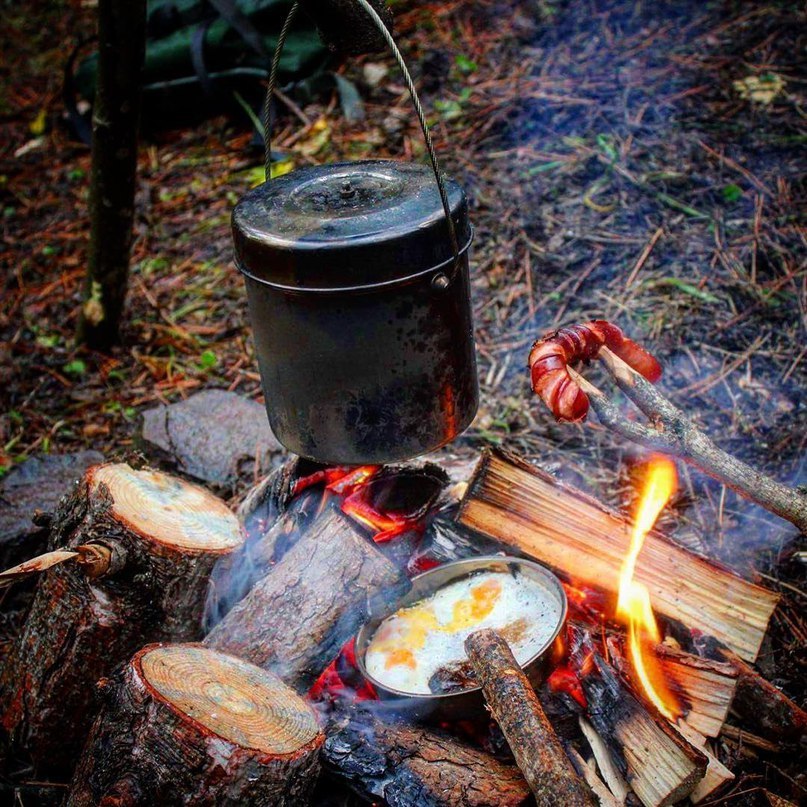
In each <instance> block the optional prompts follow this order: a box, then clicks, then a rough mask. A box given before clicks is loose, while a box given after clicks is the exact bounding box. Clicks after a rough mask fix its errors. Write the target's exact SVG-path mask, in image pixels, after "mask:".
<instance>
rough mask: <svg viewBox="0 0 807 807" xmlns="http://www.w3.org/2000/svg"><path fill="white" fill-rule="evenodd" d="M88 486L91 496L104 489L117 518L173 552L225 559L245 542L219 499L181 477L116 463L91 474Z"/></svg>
mask: <svg viewBox="0 0 807 807" xmlns="http://www.w3.org/2000/svg"><path fill="white" fill-rule="evenodd" d="M87 481H88V482H89V484H90V486H91V489H92V490H93V491H96V490H98V489H99V488H100V487H101V486H102V485H103V486H104V487H105V488H106V489H107V490H108V491H109V495H110V497H111V499H112V504H111V508H112V515H113V517H115V518H117V519H118V520H119V521H120V522H121V523H123V524H125V525H127V526H128V527H129V528H130V529H132V530H134V531H136V532H137V533H139V534H140V535H142V536H144V537H146V538H148V539H149V540H151V541H154V542H156V543H159V544H164V545H165V546H167V547H169V548H171V549H174V550H182V551H183V552H204V553H206V554H210V553H221V554H226V553H228V552H231V551H232V550H233V549H235V548H237V547H238V546H240V545H241V543H242V542H243V540H244V536H243V531H242V529H241V526H240V524H239V522H238V519H237V518H236V517H235V515H234V514H233V513H232V512H231V511H230V509H229V508H228V507H227V505H226V504H225V503H224V502H223V501H221V499H218V498H217V497H216V496H214V495H213V494H212V493H209V492H208V491H206V490H205V489H204V488H201V487H199V486H198V485H192V484H191V483H189V482H185V481H184V480H182V479H178V478H177V477H174V476H169V475H168V474H164V473H161V472H160V471H153V470H150V469H143V470H139V471H137V470H135V469H134V468H131V467H130V466H129V465H127V464H126V463H112V464H109V465H99V466H96V467H95V468H92V469H90V470H89V471H88V472H87Z"/></svg>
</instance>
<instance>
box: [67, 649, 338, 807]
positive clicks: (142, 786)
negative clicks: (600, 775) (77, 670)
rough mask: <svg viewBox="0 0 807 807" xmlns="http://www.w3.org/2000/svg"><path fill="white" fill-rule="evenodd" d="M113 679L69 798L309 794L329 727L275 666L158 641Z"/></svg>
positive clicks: (241, 798)
mask: <svg viewBox="0 0 807 807" xmlns="http://www.w3.org/2000/svg"><path fill="white" fill-rule="evenodd" d="M103 689H104V694H103V697H104V700H105V706H104V709H103V711H102V712H101V713H100V714H99V716H98V718H97V720H96V721H95V724H94V726H93V729H92V733H91V735H90V737H89V739H88V742H87V745H86V748H85V750H84V753H83V755H82V759H81V762H80V763H79V766H78V768H77V770H76V773H75V776H74V778H73V783H72V785H71V789H70V795H69V797H68V800H67V807H96V805H106V806H107V807H112V806H113V805H115V807H122V805H143V806H144V807H146V805H157V804H159V805H168V806H170V805H194V807H201V805H211V807H213V805H215V807H220V806H224V805H233V807H235V805H243V804H260V805H277V806H278V807H279V806H280V805H288V807H292V805H293V806H294V807H297V805H303V804H307V803H308V801H309V799H310V796H311V793H312V791H313V789H314V786H315V784H316V780H317V776H318V774H319V769H320V764H319V749H320V747H321V745H322V743H323V741H324V739H325V737H324V735H323V733H322V731H321V730H320V728H319V724H318V723H317V716H316V714H315V712H314V710H313V709H312V708H311V707H310V706H309V705H308V704H307V703H306V702H305V701H304V700H303V699H302V698H300V697H298V696H297V695H296V694H295V693H294V692H292V690H291V689H289V688H288V687H287V686H286V685H285V684H283V682H282V681H280V679H278V678H277V676H275V675H273V674H272V673H269V672H266V671H264V670H260V669H259V668H257V667H255V666H254V665H252V664H248V663H247V662H244V661H242V660H241V659H236V658H234V657H232V656H227V655H225V654H223V653H218V652H216V651H214V650H208V649H205V648H202V647H200V646H198V645H149V646H147V647H145V648H143V649H142V650H141V651H140V652H138V653H137V654H136V655H135V656H134V658H133V659H132V660H131V661H130V662H129V663H128V664H127V665H126V666H125V667H124V668H123V670H122V671H121V672H120V673H119V674H118V675H116V677H115V679H114V681H112V682H110V681H109V680H107V681H105V683H104V685H103Z"/></svg>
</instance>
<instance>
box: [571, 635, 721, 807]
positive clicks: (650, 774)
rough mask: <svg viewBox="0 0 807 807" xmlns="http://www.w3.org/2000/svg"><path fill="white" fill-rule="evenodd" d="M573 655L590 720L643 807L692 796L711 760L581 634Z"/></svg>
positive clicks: (655, 805) (657, 805)
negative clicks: (632, 688)
mask: <svg viewBox="0 0 807 807" xmlns="http://www.w3.org/2000/svg"><path fill="white" fill-rule="evenodd" d="M572 652H573V655H574V657H575V665H576V667H577V668H578V669H579V670H580V681H581V684H582V686H583V690H584V692H585V695H586V700H587V701H588V709H587V715H588V718H589V720H590V721H591V723H592V725H593V726H594V728H595V729H596V730H597V733H598V734H599V736H600V737H601V738H602V739H603V741H604V742H605V743H606V744H607V745H608V746H609V747H610V748H613V749H615V751H616V753H615V754H614V757H615V761H616V762H617V764H618V767H619V770H620V772H621V773H622V775H623V776H624V777H625V779H626V781H627V783H628V784H629V785H630V787H631V788H632V789H633V791H634V793H636V795H637V796H638V797H639V799H640V801H641V802H642V804H644V805H645V807H659V805H668V804H674V803H675V802H676V801H678V800H679V799H682V798H684V797H685V796H688V795H689V794H690V793H691V792H692V791H693V790H694V788H695V787H696V785H697V784H698V783H699V782H700V780H701V779H702V778H703V776H704V774H705V772H706V767H707V759H706V756H705V755H704V754H703V753H702V752H701V751H699V750H698V749H696V748H693V746H692V745H691V744H690V743H689V742H687V741H686V740H685V739H684V738H683V737H682V736H681V735H680V734H679V733H678V732H676V731H675V730H674V729H673V728H672V727H671V726H670V725H669V723H667V721H666V720H665V719H664V718H663V717H661V715H657V714H655V713H653V712H651V711H650V710H649V709H648V708H647V707H645V705H644V704H643V703H641V702H640V701H639V700H638V699H637V698H636V696H635V695H633V693H632V692H631V691H630V690H629V689H628V688H627V686H626V685H625V684H624V683H623V682H622V680H621V678H620V677H619V675H618V674H617V672H616V671H615V670H614V669H613V668H612V667H611V666H610V665H609V664H608V663H607V662H606V661H605V660H604V659H603V658H602V656H601V655H600V654H599V653H598V652H597V651H596V650H595V649H594V646H593V643H592V642H591V640H590V639H589V638H588V637H586V636H585V635H584V634H582V632H577V634H576V637H575V644H574V648H573V651H572Z"/></svg>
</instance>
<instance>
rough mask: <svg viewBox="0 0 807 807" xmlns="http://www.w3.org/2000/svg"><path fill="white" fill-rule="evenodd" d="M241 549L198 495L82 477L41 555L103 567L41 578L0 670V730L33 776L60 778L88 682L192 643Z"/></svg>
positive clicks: (100, 472)
mask: <svg viewBox="0 0 807 807" xmlns="http://www.w3.org/2000/svg"><path fill="white" fill-rule="evenodd" d="M242 540H243V531H242V529H241V526H240V524H239V522H238V519H237V518H236V517H235V515H234V514H233V513H231V512H230V511H229V509H228V508H227V506H226V505H225V504H224V503H223V502H222V501H221V500H220V499H218V498H216V497H215V496H213V495H212V494H210V493H208V492H207V491H205V490H203V489H202V488H199V487H197V486H195V485H191V484H189V483H187V482H185V481H183V480H180V479H176V478H174V477H171V476H168V475H166V474H163V473H159V472H157V471H151V470H145V469H144V470H135V469H133V468H131V467H130V466H129V465H126V464H123V463H117V464H110V465H100V466H95V467H93V468H90V469H89V470H88V471H87V472H86V474H85V475H84V477H83V478H82V480H81V482H80V483H79V484H78V486H77V487H76V489H75V491H74V492H73V493H72V494H71V495H69V496H67V497H65V498H64V499H63V500H62V502H61V504H60V506H59V509H58V510H57V511H56V513H55V514H54V517H53V520H52V524H51V533H50V536H49V544H50V548H51V549H57V548H62V549H75V548H76V547H79V546H81V547H85V548H86V547H89V548H92V547H95V548H97V549H98V552H97V555H98V558H99V559H100V560H101V561H103V562H99V563H93V564H92V565H90V566H81V565H79V564H78V563H74V562H67V563H64V564H62V565H60V566H58V567H55V568H53V569H51V570H49V571H48V572H47V573H46V574H45V575H44V576H43V577H42V578H41V579H40V581H39V586H38V589H37V592H36V595H35V597H34V601H33V603H32V606H31V610H30V611H29V614H28V618H27V621H26V623H25V626H24V628H23V630H22V632H21V633H20V635H19V636H18V637H17V639H16V641H15V642H14V644H13V646H12V647H11V649H10V651H9V653H8V654H7V655H6V657H5V658H4V659H2V661H0V726H2V728H3V729H4V730H5V732H6V733H7V734H8V735H10V736H11V738H12V740H14V741H16V742H19V744H20V745H23V746H25V747H26V748H27V749H28V751H29V752H30V753H31V756H32V758H33V760H34V762H35V763H36V764H37V767H38V769H39V771H40V772H44V771H47V772H49V773H56V774H64V773H65V772H69V770H71V768H72V764H73V763H74V762H75V759H76V757H77V754H78V752H79V751H80V749H81V744H82V743H83V741H84V738H85V736H86V732H87V731H88V730H89V727H90V725H91V722H92V717H93V710H94V704H93V700H94V695H93V688H94V685H95V683H96V681H98V680H99V679H100V678H102V677H104V676H106V675H109V673H110V672H111V671H112V669H114V667H116V666H117V665H118V664H121V663H123V662H124V661H125V660H126V659H128V658H130V657H131V655H132V653H134V652H135V651H136V650H137V649H138V648H140V647H143V645H145V644H148V643H149V642H153V641H192V640H196V639H198V638H200V635H201V619H202V611H203V608H204V601H205V595H206V589H207V582H208V578H209V576H210V572H211V570H212V568H213V565H214V564H215V562H216V561H217V560H218V559H219V558H220V557H222V556H224V555H226V554H228V553H229V552H232V551H233V550H234V549H236V548H237V547H238V546H240V544H241V542H242ZM83 551H85V552H86V551H88V550H87V549H84V550H83Z"/></svg>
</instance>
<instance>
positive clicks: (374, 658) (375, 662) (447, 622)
mask: <svg viewBox="0 0 807 807" xmlns="http://www.w3.org/2000/svg"><path fill="white" fill-rule="evenodd" d="M559 619H560V603H558V602H557V600H556V598H554V597H552V596H551V595H550V594H549V592H547V591H546V589H545V588H544V587H543V586H542V585H541V584H540V583H539V582H538V581H536V580H533V579H530V578H528V577H525V576H523V575H517V576H513V575H511V574H508V573H505V572H483V573H480V574H475V575H471V576H469V577H466V578H463V579H461V580H457V581H454V582H453V583H450V584H448V585H447V586H444V587H443V588H441V589H438V590H437V591H436V592H435V593H434V594H432V595H430V596H429V597H426V598H424V599H422V600H420V601H418V602H417V603H415V604H414V605H411V606H408V607H406V608H402V609H400V610H399V611H396V612H395V613H394V614H392V615H391V616H389V617H387V618H386V619H385V620H384V621H383V622H382V623H381V624H380V625H379V626H378V629H377V630H376V632H375V634H374V635H373V638H372V639H371V640H370V643H369V644H368V646H367V651H366V653H365V659H364V661H365V666H366V667H367V671H368V672H369V673H370V675H371V676H372V677H373V678H375V679H376V680H377V681H378V682H379V683H380V684H383V685H384V686H387V687H390V688H392V689H397V690H400V691H402V692H410V693H413V694H429V692H430V689H429V679H430V678H431V676H432V675H433V674H434V673H435V672H436V671H437V670H438V669H440V668H441V667H443V666H445V665H446V664H449V663H451V662H458V661H462V660H464V659H465V658H466V654H465V647H464V644H465V639H466V638H467V637H468V635H469V634H470V633H472V632H473V631H475V630H480V629H482V628H494V629H497V630H500V631H501V630H505V631H506V630H507V629H508V626H511V627H512V625H513V623H514V622H516V621H518V622H519V627H521V628H523V630H519V631H513V632H512V635H511V636H509V637H508V641H509V644H510V646H511V648H512V650H513V654H514V655H515V657H516V661H518V662H519V664H524V663H525V662H526V661H527V660H529V659H530V658H531V657H532V656H533V655H535V653H537V652H538V651H539V650H540V649H541V647H543V646H544V644H546V642H547V641H548V640H549V638H550V637H551V635H552V633H553V632H554V630H555V627H556V626H557V623H558V620H559Z"/></svg>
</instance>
